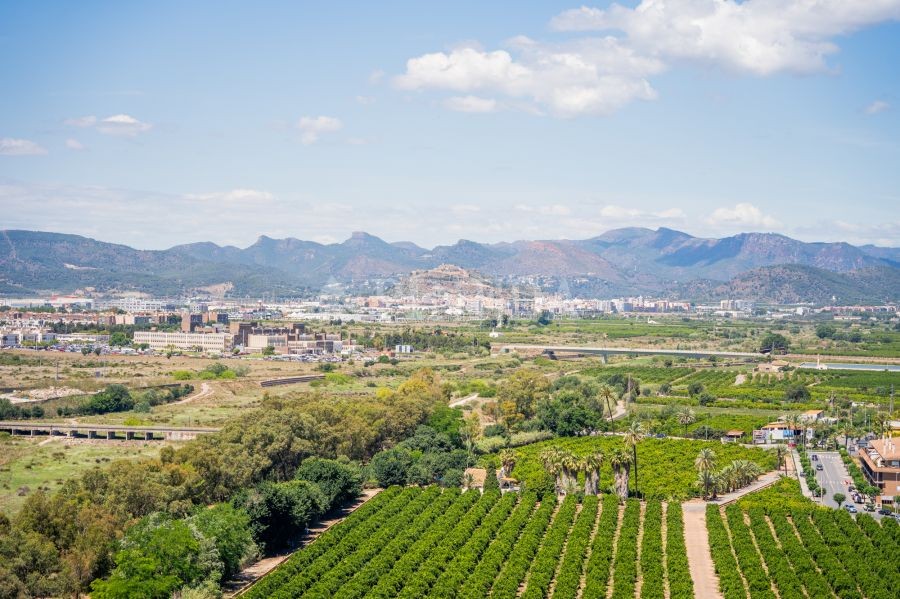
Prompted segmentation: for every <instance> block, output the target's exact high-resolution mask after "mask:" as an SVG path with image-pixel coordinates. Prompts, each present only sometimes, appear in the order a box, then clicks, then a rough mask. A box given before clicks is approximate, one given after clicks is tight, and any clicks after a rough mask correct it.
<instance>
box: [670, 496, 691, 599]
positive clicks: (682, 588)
mask: <svg viewBox="0 0 900 599" xmlns="http://www.w3.org/2000/svg"><path fill="white" fill-rule="evenodd" d="M666 579H667V581H668V583H669V597H670V598H671V599H692V598H693V596H694V581H693V580H692V579H691V571H690V567H689V566H688V559H687V547H686V546H685V542H684V519H683V515H682V510H681V504H680V503H677V502H674V501H670V502H669V504H668V505H667V506H666Z"/></svg>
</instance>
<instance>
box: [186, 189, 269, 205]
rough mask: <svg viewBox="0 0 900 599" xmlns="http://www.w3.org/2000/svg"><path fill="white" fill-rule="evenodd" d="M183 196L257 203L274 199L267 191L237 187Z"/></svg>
mask: <svg viewBox="0 0 900 599" xmlns="http://www.w3.org/2000/svg"><path fill="white" fill-rule="evenodd" d="M184 198H185V199H187V200H193V201H200V202H224V203H229V204H235V203H240V204H258V203H260V202H271V201H272V200H274V199H275V196H274V195H272V194H271V193H269V192H268V191H259V190H256V189H244V188H238V189H232V190H230V191H216V192H212V193H193V194H192V193H188V194H185V195H184Z"/></svg>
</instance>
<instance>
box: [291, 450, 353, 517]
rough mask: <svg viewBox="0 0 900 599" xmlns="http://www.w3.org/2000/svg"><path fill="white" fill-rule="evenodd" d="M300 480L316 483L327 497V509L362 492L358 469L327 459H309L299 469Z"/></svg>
mask: <svg viewBox="0 0 900 599" xmlns="http://www.w3.org/2000/svg"><path fill="white" fill-rule="evenodd" d="M295 478H297V479H298V480H306V481H309V482H312V483H315V484H316V485H318V486H319V488H320V489H321V490H322V493H323V494H324V495H325V500H326V503H327V509H331V508H334V507H335V506H339V505H343V504H345V503H347V502H348V501H351V500H353V499H355V498H356V497H357V496H358V495H359V494H360V493H361V492H362V483H363V481H362V475H361V473H360V470H359V468H358V467H356V466H354V465H352V464H344V463H341V462H339V461H337V460H329V459H325V458H307V459H305V460H303V463H302V464H300V468H298V469H297V475H296V477H295Z"/></svg>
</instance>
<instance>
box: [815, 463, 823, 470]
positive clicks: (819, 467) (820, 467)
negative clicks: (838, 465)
mask: <svg viewBox="0 0 900 599" xmlns="http://www.w3.org/2000/svg"><path fill="white" fill-rule="evenodd" d="M816 470H824V468H822V464H816Z"/></svg>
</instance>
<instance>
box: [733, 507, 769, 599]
mask: <svg viewBox="0 0 900 599" xmlns="http://www.w3.org/2000/svg"><path fill="white" fill-rule="evenodd" d="M725 517H726V519H727V521H728V528H729V529H730V531H731V546H732V548H733V549H734V554H735V556H736V557H737V561H738V565H739V566H740V568H741V572H742V573H743V574H744V579H745V580H746V581H747V586H748V587H749V589H750V597H751V599H757V598H760V599H774V597H775V593H773V592H772V584H771V582H770V581H769V577H768V576H767V575H766V572H765V570H763V565H762V562H761V561H760V557H759V552H758V551H757V550H756V547H755V546H754V544H753V539H752V537H751V536H750V531H749V529H748V528H747V526H746V524H745V523H744V512H743V511H741V508H739V507H738V506H737V505H735V504H732V505H729V506H728V507H727V508H725Z"/></svg>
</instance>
